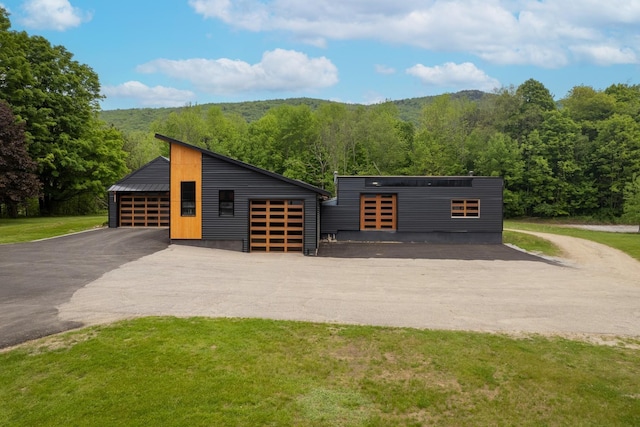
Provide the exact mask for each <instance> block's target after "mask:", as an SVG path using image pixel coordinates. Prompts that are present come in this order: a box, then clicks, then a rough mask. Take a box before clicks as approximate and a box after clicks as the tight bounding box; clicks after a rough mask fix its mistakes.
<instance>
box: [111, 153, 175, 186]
mask: <svg viewBox="0 0 640 427" xmlns="http://www.w3.org/2000/svg"><path fill="white" fill-rule="evenodd" d="M160 161H164V162H166V163H169V159H168V158H166V157H164V156H158V157H156V158H155V159H153V160H151V161H150V162H149V163H147V164H145V165H142V166H140V168H138V169H136V170H134V171H133V172H131V173H129V174H128V175H127V176H125V177H124V178H122V179H121V180H119V181H118V182H116V183H115V184H113V185H112V186H111V187H109V189H108V190H107V191H112V190H111V188H112V187H114V186H116V185H119V184H122V183H123V182H125V181H126V180H128V179H129V178H131V177H132V176H134V175H137V174H138V173H140V172H142V171H143V170H145V169H146V168H148V167H149V166H151V165H152V164H154V163H157V162H160Z"/></svg>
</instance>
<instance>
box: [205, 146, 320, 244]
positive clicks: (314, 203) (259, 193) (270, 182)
mask: <svg viewBox="0 0 640 427" xmlns="http://www.w3.org/2000/svg"><path fill="white" fill-rule="evenodd" d="M219 190H234V192H235V194H234V196H235V201H234V205H235V206H234V209H235V211H234V216H233V217H225V216H222V217H221V216H219V215H218V206H219V204H218V191H219ZM266 199H283V200H304V253H305V254H307V255H315V254H316V249H317V247H318V239H319V235H318V222H317V221H318V219H317V214H318V209H319V201H318V195H317V194H316V193H314V192H313V191H310V190H307V189H305V188H301V187H298V186H296V185H293V184H290V183H287V182H283V181H280V180H278V179H276V178H272V177H270V176H267V175H263V174H261V173H258V172H255V171H252V170H250V169H247V168H243V167H241V166H238V165H235V164H232V163H229V162H225V161H223V160H220V159H217V158H215V157H211V156H208V155H206V154H203V156H202V239H203V240H209V241H220V242H227V243H224V244H229V242H232V241H236V242H238V241H239V242H244V243H245V244H244V245H243V249H246V247H247V246H246V242H247V240H248V239H249V202H250V201H251V200H266Z"/></svg>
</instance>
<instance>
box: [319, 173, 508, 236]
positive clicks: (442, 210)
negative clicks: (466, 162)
mask: <svg viewBox="0 0 640 427" xmlns="http://www.w3.org/2000/svg"><path fill="white" fill-rule="evenodd" d="M336 187H337V197H336V198H335V199H331V200H329V201H327V202H324V203H323V205H322V210H321V217H322V223H321V230H322V235H323V237H328V238H330V239H336V240H355V241H400V242H430V243H495V244H501V243H502V189H503V181H502V178H498V177H475V176H459V177H458V176H448V177H425V176H337V177H336Z"/></svg>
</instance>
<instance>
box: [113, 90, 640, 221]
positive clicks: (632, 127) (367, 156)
mask: <svg viewBox="0 0 640 427" xmlns="http://www.w3.org/2000/svg"><path fill="white" fill-rule="evenodd" d="M273 102H274V103H275V104H273V105H269V104H268V103H264V104H263V103H243V104H238V105H235V108H237V109H235V110H234V109H233V108H231V107H229V106H228V105H226V104H225V105H224V108H227V109H226V110H225V109H224V108H223V105H216V104H214V105H212V106H205V105H199V106H190V107H185V108H181V109H178V110H174V111H171V112H168V114H166V116H164V117H162V118H160V119H156V120H155V121H153V122H152V123H150V127H149V129H148V131H146V132H143V131H136V132H128V133H127V135H126V138H125V139H126V146H125V150H126V151H128V152H129V160H128V161H129V167H130V168H136V167H139V166H141V165H142V164H144V162H146V161H148V160H150V159H151V158H153V156H156V155H158V154H160V153H165V154H166V147H164V146H162V145H158V144H159V143H158V142H157V141H156V140H155V139H154V137H153V134H154V133H155V132H157V133H161V134H164V135H167V136H170V137H173V138H177V139H179V140H182V141H185V142H188V143H191V144H195V145H198V146H201V147H204V148H207V149H210V150H212V151H216V152H219V153H221V154H225V155H228V156H231V157H234V158H237V159H240V160H242V161H245V162H248V163H251V164H254V165H256V166H259V167H262V168H265V169H268V170H271V171H274V172H277V173H280V174H283V175H285V176H288V177H291V178H296V179H300V180H303V181H306V182H309V183H311V184H314V185H317V186H320V187H322V188H325V189H328V190H333V172H334V171H336V172H338V173H339V174H344V175H357V174H376V175H378V174H382V175H467V174H469V173H474V174H476V175H488V176H502V177H504V180H505V192H504V197H505V213H506V215H507V216H511V217H513V216H539V217H558V216H567V215H572V216H573V215H583V216H591V217H595V218H602V219H611V218H615V217H619V216H621V215H622V214H623V213H624V212H625V204H626V206H627V207H629V206H633V203H634V202H633V200H636V199H637V198H638V197H640V195H639V194H638V193H639V191H637V190H634V189H635V188H638V187H639V185H638V180H639V179H640V178H639V176H640V86H632V85H627V84H614V85H612V86H610V87H608V88H607V89H606V90H595V89H593V88H591V87H585V86H576V87H574V88H573V90H572V91H571V92H570V93H569V95H568V96H567V97H566V98H565V99H562V100H558V101H556V100H554V99H553V97H552V96H551V94H550V93H549V91H548V90H547V89H546V88H545V87H544V85H542V84H541V83H540V82H538V81H536V80H533V79H530V80H528V81H526V82H525V83H523V84H522V85H520V86H519V87H517V88H515V87H511V88H503V89H501V90H500V91H498V92H497V93H495V94H491V95H487V94H484V95H482V94H481V93H480V94H479V93H476V92H467V93H462V94H458V95H455V96H454V95H442V96H437V97H433V98H418V99H416V100H406V101H397V102H385V103H381V104H376V105H372V106H363V105H346V104H340V103H335V102H322V101H317V100H291V102H288V101H273ZM232 107H233V105H232ZM243 108H247V110H245V111H244V114H243V110H242V109H243ZM260 108H266V110H265V111H264V113H263V114H262V115H261V116H260V117H258V115H259V114H258V113H257V112H258V111H261V110H260ZM403 108H404V111H405V116H404V117H403V116H402V114H401V111H403ZM248 111H255V112H256V113H255V114H256V115H255V117H256V118H253V119H251V120H248V119H247V114H248ZM407 111H413V113H411V114H408V113H407ZM252 114H253V113H252ZM407 114H408V115H407ZM409 116H415V118H413V119H412V118H406V117H409ZM106 117H108V115H107V116H106ZM636 203H637V202H636ZM627 215H628V216H629V217H630V218H631V217H633V215H634V212H633V209H629V208H628V209H627Z"/></svg>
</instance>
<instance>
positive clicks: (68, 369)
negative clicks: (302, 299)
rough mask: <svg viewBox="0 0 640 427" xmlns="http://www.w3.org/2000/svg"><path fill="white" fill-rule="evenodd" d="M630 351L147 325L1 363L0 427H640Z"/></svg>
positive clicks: (46, 345) (420, 335) (87, 333)
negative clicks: (426, 426) (57, 426)
mask: <svg viewBox="0 0 640 427" xmlns="http://www.w3.org/2000/svg"><path fill="white" fill-rule="evenodd" d="M639 346H640V341H635V342H633V341H630V340H627V341H626V343H625V345H617V346H604V345H592V344H587V343H585V342H579V341H571V340H567V339H561V338H544V337H540V336H529V337H521V338H510V337H507V336H502V335H492V334H480V333H466V332H442V331H429V330H416V329H398V328H380V327H366V326H342V325H334V324H312V323H302V322H284V321H269V320H243V319H236V320H231V319H216V320H213V319H203V318H192V319H176V318H144V319H137V320H132V321H125V322H120V323H116V324H113V325H111V326H104V327H91V328H87V329H82V330H79V331H75V332H70V333H66V334H63V335H58V336H53V337H49V338H45V339H41V340H38V341H35V342H32V343H29V344H27V345H25V346H22V347H20V348H16V349H13V350H11V351H8V352H4V353H0V366H2V369H0V383H1V384H2V387H0V401H1V402H2V405H0V425H11V426H34V425H38V426H53V425H76V426H83V425H86V426H94V425H109V426H119V425H126V426H147V425H166V426H200V425H202V426H204V425H207V426H208V425H216V426H227V425H233V426H264V425H271V426H412V425H415V426H419V425H440V426H461V425H474V426H496V425H518V426H539V425H566V426H574V425H594V426H596V425H597V426H601V425H617V426H625V425H628V426H635V425H640V388H639V384H640V383H639V382H638V378H640V350H639V349H638V348H639Z"/></svg>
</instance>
